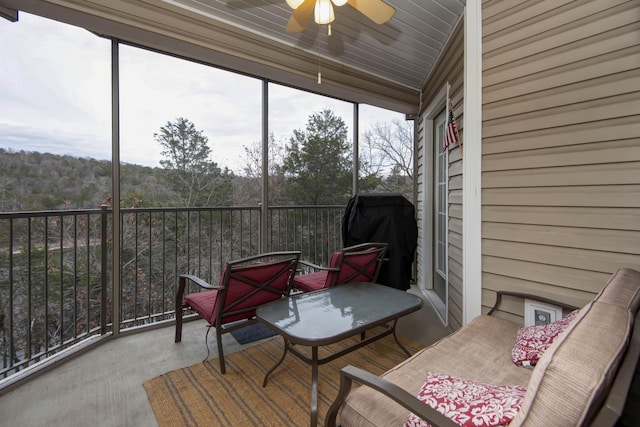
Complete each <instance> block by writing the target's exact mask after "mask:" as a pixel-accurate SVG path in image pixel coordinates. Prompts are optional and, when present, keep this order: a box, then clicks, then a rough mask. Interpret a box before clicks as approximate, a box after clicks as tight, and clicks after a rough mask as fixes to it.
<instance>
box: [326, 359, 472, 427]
mask: <svg viewBox="0 0 640 427" xmlns="http://www.w3.org/2000/svg"><path fill="white" fill-rule="evenodd" d="M354 380H355V381H356V382H358V383H360V384H363V385H366V386H369V387H371V388H372V389H374V390H376V391H378V392H380V393H382V394H384V395H385V396H387V397H389V398H390V399H393V400H394V401H396V402H397V403H399V404H400V405H402V406H403V407H404V408H406V409H407V410H409V411H410V412H413V413H414V414H415V415H417V416H418V417H420V418H422V419H423V420H425V421H427V422H428V423H429V424H431V425H432V426H434V427H460V426H459V425H458V424H457V423H455V422H454V421H452V420H451V419H449V418H447V417H445V416H444V415H442V414H441V413H440V412H438V411H436V410H435V409H433V408H432V407H430V406H429V405H427V404H425V403H424V402H422V401H421V400H420V399H418V398H417V397H415V396H413V395H412V394H410V393H409V392H407V391H406V390H404V389H403V388H401V387H399V386H397V385H396V384H393V383H392V382H390V381H388V380H386V379H384V378H382V377H379V376H377V375H374V374H372V373H370V372H367V371H365V370H363V369H360V368H356V367H355V366H352V365H349V366H345V367H344V368H342V369H341V370H340V389H339V390H338V396H337V397H336V400H335V401H334V402H333V403H332V404H331V406H330V407H329V411H328V412H327V416H326V417H325V423H324V425H325V427H335V426H336V418H337V416H338V410H339V409H340V406H342V404H343V403H344V400H345V399H346V398H347V395H348V394H349V391H350V390H351V384H352V381H354Z"/></svg>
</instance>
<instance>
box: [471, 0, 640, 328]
mask: <svg viewBox="0 0 640 427" xmlns="http://www.w3.org/2000/svg"><path fill="white" fill-rule="evenodd" d="M482 13H483V75H482V81H483V110H482V117H483V123H482V129H483V131H482V286H483V291H482V304H483V311H486V310H487V309H488V307H489V306H491V305H492V304H493V302H494V301H495V291H497V290H500V289H508V290H514V291H521V292H531V293H536V294H542V295H545V296H548V297H551V298H560V299H562V300H564V301H566V302H569V303H572V304H574V305H576V306H582V305H584V304H585V303H586V302H587V301H588V300H590V299H592V298H593V296H594V294H595V293H597V292H598V291H599V290H600V288H601V287H602V286H603V284H604V283H605V282H606V280H607V278H608V277H609V276H610V275H611V274H612V273H613V272H614V271H615V270H617V269H618V268H620V267H632V268H636V269H637V268H640V126H639V125H638V123H640V3H638V2H637V1H618V0H594V1H578V2H575V1H545V2H523V1H521V0H506V1H505V0H500V1H494V0H491V1H485V2H484V4H483V12H482ZM507 311H509V309H507ZM509 315H511V316H514V317H519V316H522V315H523V313H522V308H521V306H520V305H514V306H513V307H512V309H511V312H510V314H509Z"/></svg>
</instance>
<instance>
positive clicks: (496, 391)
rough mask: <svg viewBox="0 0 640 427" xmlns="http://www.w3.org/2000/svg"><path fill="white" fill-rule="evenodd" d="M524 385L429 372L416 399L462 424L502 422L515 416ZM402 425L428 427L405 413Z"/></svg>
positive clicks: (480, 426) (475, 426)
mask: <svg viewBox="0 0 640 427" xmlns="http://www.w3.org/2000/svg"><path fill="white" fill-rule="evenodd" d="M525 392H526V388H525V387H520V386H510V385H493V384H483V383H479V382H477V381H470V380H465V379H463V378H457V377H452V376H450V375H446V374H437V373H434V372H429V373H428V375H427V380H426V382H425V383H424V385H423V386H422V388H421V389H420V393H418V399H420V400H421V401H423V402H424V403H426V404H427V405H429V406H431V407H432V408H434V409H435V410H436V411H438V412H440V413H441V414H443V415H444V416H446V417H447V418H449V419H451V420H453V421H454V422H456V423H458V424H460V425H461V426H463V427H485V426H486V427H488V426H506V425H507V424H509V422H511V420H512V419H513V418H514V417H515V416H516V414H517V413H518V410H519V409H520V403H521V402H522V399H523V397H524V394H525ZM404 425H405V427H431V425H430V424H429V423H427V422H426V421H424V420H422V419H420V418H418V417H417V416H416V415H414V414H413V413H411V414H409V417H408V418H407V421H406V422H405V424H404Z"/></svg>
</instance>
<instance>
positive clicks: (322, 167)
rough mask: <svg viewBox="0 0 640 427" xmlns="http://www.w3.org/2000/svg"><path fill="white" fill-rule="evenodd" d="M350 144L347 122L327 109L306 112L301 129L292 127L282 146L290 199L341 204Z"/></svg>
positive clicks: (346, 184)
mask: <svg viewBox="0 0 640 427" xmlns="http://www.w3.org/2000/svg"><path fill="white" fill-rule="evenodd" d="M350 148H351V145H350V143H349V141H348V140H347V126H346V124H345V122H344V121H343V120H342V119H341V118H340V117H337V116H336V115H335V114H334V113H333V111H331V110H330V109H325V110H323V111H320V112H316V113H313V114H312V115H311V116H309V120H308V121H307V126H306V129H305V130H294V132H293V136H292V137H291V138H290V140H289V143H288V144H287V146H286V148H285V151H286V153H285V159H284V163H283V170H284V172H285V174H286V176H287V178H288V179H289V181H290V182H289V184H290V187H289V195H290V200H291V202H293V203H295V204H299V205H323V204H345V203H347V201H348V200H349V197H350V196H351V179H352V164H353V163H352V161H351V150H350Z"/></svg>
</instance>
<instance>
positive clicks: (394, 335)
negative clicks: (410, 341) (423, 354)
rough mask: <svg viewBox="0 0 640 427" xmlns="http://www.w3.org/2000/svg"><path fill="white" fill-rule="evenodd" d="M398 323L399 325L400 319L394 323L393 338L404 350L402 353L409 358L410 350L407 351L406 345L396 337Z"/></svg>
mask: <svg viewBox="0 0 640 427" xmlns="http://www.w3.org/2000/svg"><path fill="white" fill-rule="evenodd" d="M397 323H398V319H396V320H395V321H394V322H393V338H394V339H395V340H396V343H398V346H399V347H400V348H401V349H402V351H404V352H405V354H406V355H407V356H411V353H409V350H407V348H406V347H405V346H404V345H402V343H401V342H400V340H398V336H397V335H396V324H397Z"/></svg>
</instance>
